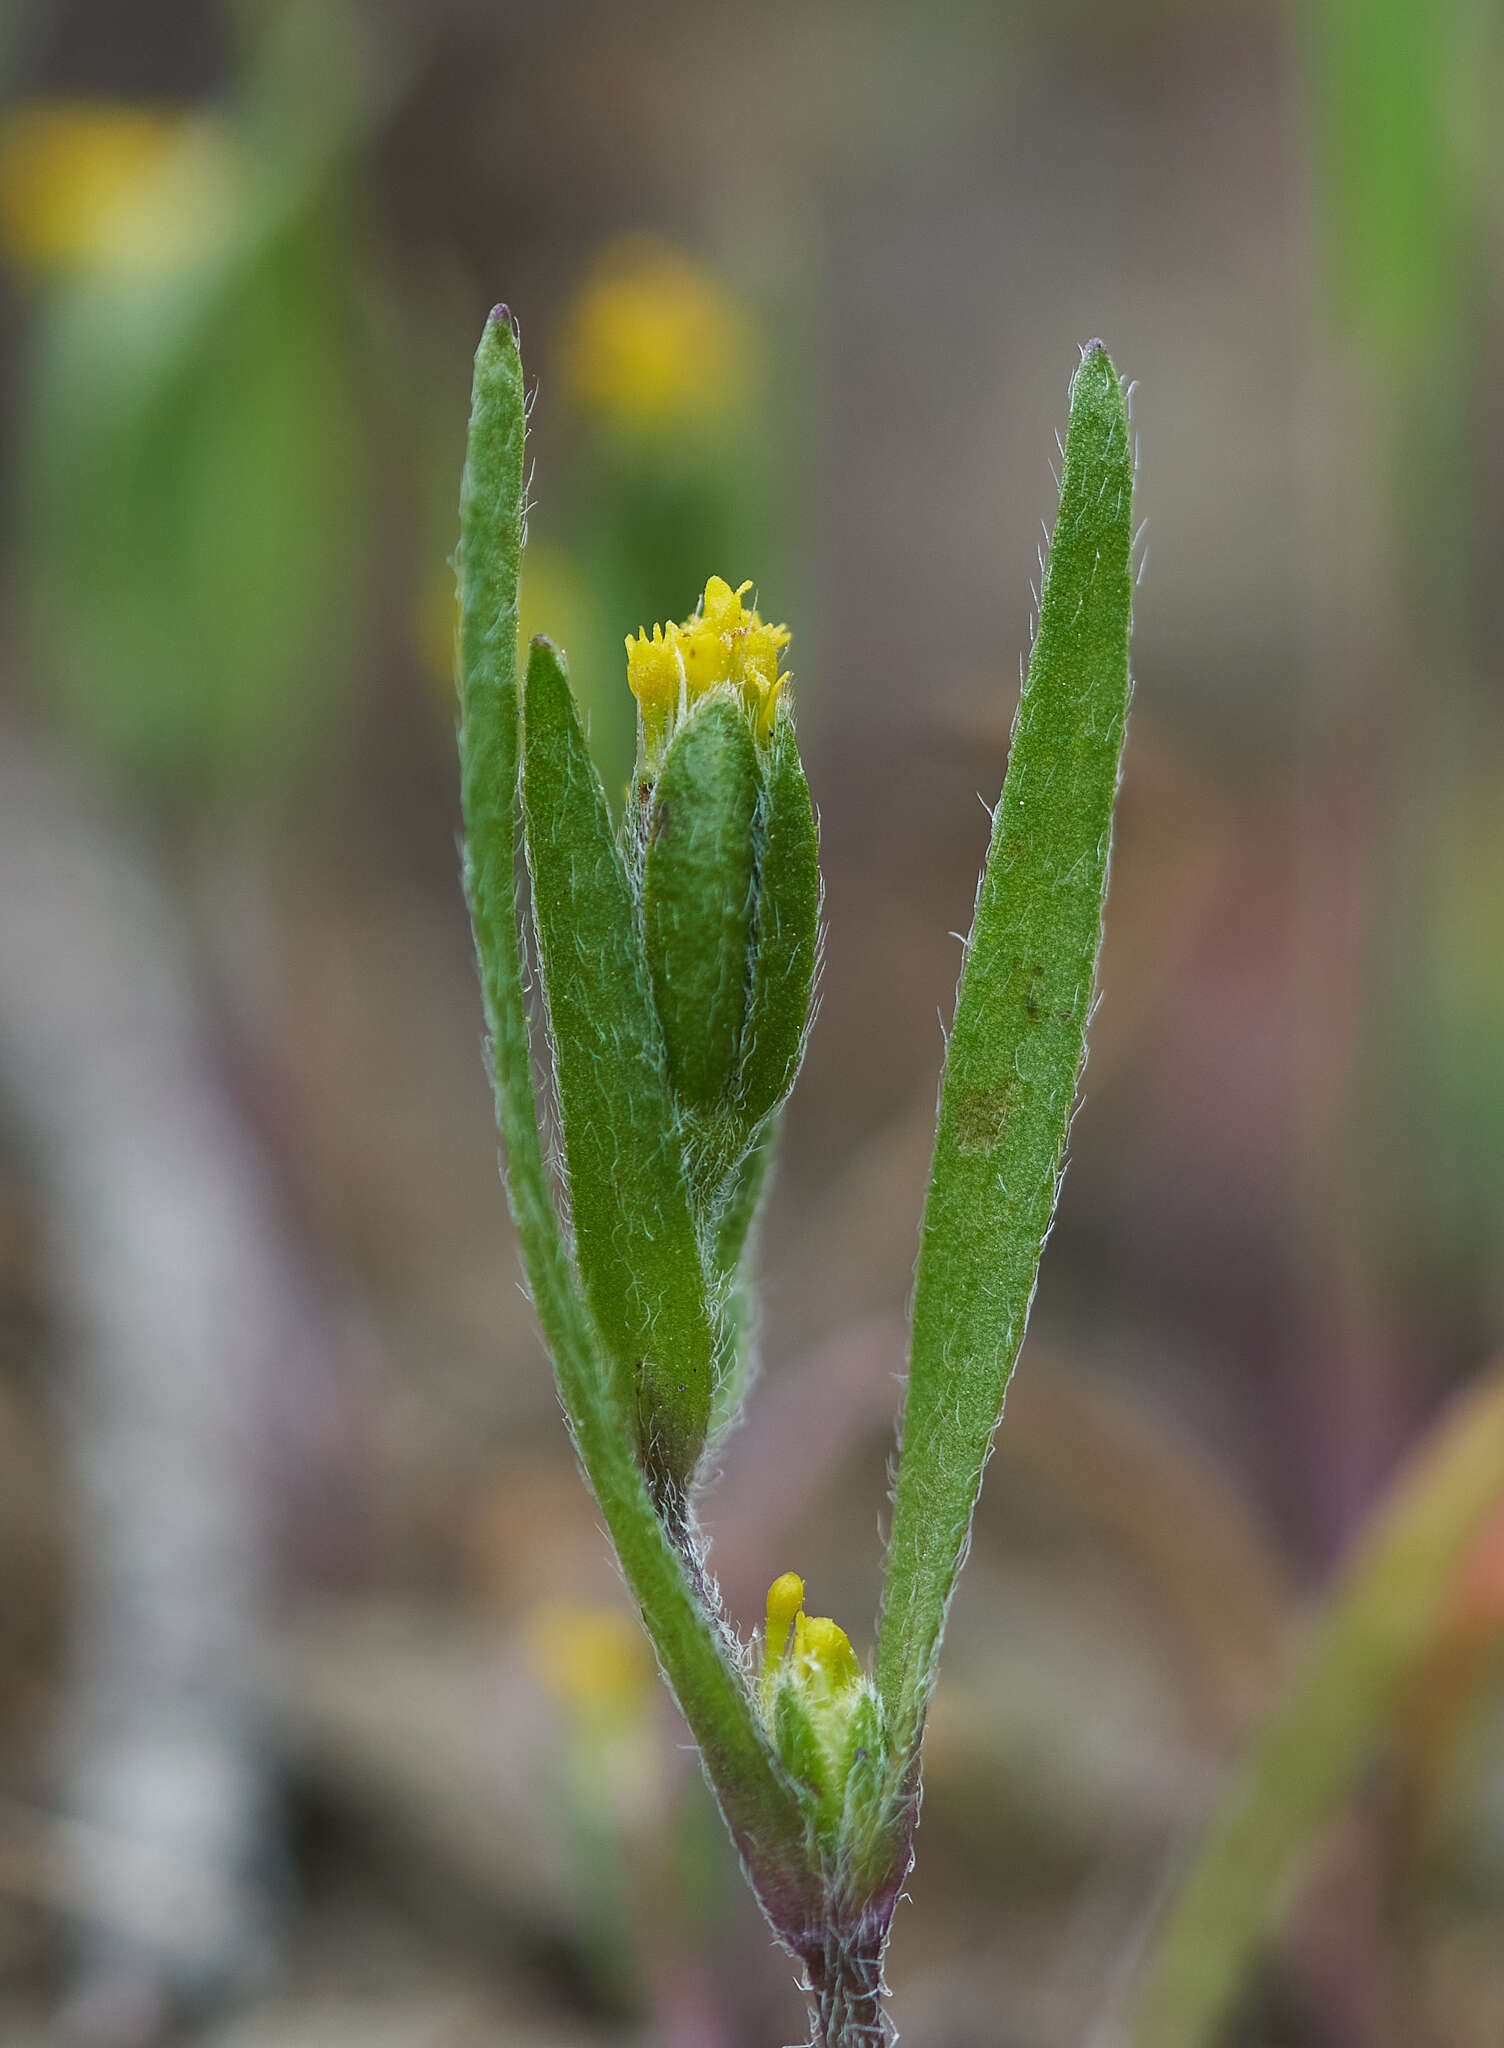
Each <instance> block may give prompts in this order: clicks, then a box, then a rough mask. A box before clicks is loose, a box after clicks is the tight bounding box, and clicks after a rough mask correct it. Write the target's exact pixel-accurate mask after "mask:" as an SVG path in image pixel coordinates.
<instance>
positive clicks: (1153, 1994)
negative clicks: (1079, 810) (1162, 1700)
mask: <svg viewBox="0 0 1504 2048" xmlns="http://www.w3.org/2000/svg"><path fill="white" fill-rule="evenodd" d="M1501 1499H1504V1373H1501V1372H1498V1371H1495V1372H1493V1373H1491V1374H1490V1375H1489V1376H1488V1377H1487V1378H1486V1379H1484V1380H1483V1381H1482V1383H1481V1384H1480V1385H1478V1386H1476V1387H1473V1388H1471V1389H1469V1390H1468V1392H1467V1393H1465V1394H1463V1395H1462V1396H1460V1397H1459V1399H1458V1400H1457V1401H1456V1402H1455V1403H1454V1404H1453V1406H1452V1408H1451V1409H1450V1410H1449V1411H1448V1412H1447V1414H1446V1415H1445V1416H1444V1417H1443V1418H1442V1421H1441V1423H1440V1424H1439V1425H1438V1426H1437V1428H1436V1429H1435V1430H1434V1431H1433V1433H1432V1435H1431V1437H1430V1439H1429V1440H1428V1441H1427V1442H1426V1443H1425V1444H1424V1445H1423V1446H1422V1448H1421V1450H1420V1452H1419V1453H1418V1454H1417V1455H1416V1456H1415V1458H1414V1459H1413V1460H1412V1461H1411V1463H1410V1465H1409V1466H1408V1468H1407V1469H1406V1470H1405V1472H1404V1473H1403V1474H1402V1475H1401V1477H1400V1479H1399V1481H1398V1483H1397V1484H1396V1485H1395V1486H1394V1487H1393V1488H1392V1489H1391V1491H1390V1493H1389V1495H1388V1497H1387V1498H1386V1499H1385V1501H1384V1502H1383V1503H1382V1504H1381V1506H1380V1508H1379V1510H1378V1512H1377V1514H1376V1515H1375V1516H1374V1518H1373V1520H1372V1522H1371V1524H1370V1525H1369V1527H1368V1529H1367V1530H1366V1531H1365V1533H1364V1534H1363V1535H1362V1536H1361V1537H1360V1539H1359V1541H1358V1543H1357V1545H1356V1546H1355V1549H1354V1552H1353V1555H1352V1557H1351V1560H1350V1562H1349V1563H1348V1564H1347V1566H1346V1567H1345V1569H1344V1571H1343V1573H1342V1576H1341V1579H1340V1580H1339V1582H1338V1584H1337V1586H1336V1588H1335V1590H1334V1591H1333V1593H1332V1595H1331V1597H1330V1599H1329V1600H1328V1602H1327V1605H1326V1609H1325V1612H1324V1614H1323V1615H1322V1617H1321V1618H1320V1620H1319V1621H1318V1623H1317V1625H1316V1628H1315V1630H1314V1633H1313V1635H1312V1637H1311V1640H1310V1642H1309V1644H1308V1646H1307V1649H1306V1653H1305V1656H1304V1657H1303V1659H1302V1661H1301V1664H1300V1667H1299V1669H1298V1671H1297V1672H1296V1674H1295V1677H1294V1679H1293V1681H1292V1683H1291V1684H1290V1686H1289V1688H1288V1690H1287V1691H1286V1693H1285V1695H1284V1698H1283V1699H1282V1700H1281V1702H1280V1704H1279V1705H1278V1707H1277V1708H1276V1709H1275V1711H1274V1713H1273V1714H1272V1715H1271V1717H1270V1719H1269V1720H1268V1721H1267V1722H1266V1723H1265V1725H1264V1728H1263V1731H1262V1733H1261V1734H1260V1736H1259V1738H1258V1740H1257V1742H1256V1743H1255V1744H1254V1747H1253V1750H1252V1752H1251V1754H1250V1755H1249V1757H1248V1759H1247V1761H1246V1762H1245V1763H1244V1765H1243V1766H1242V1768H1241V1769H1240V1770H1239V1771H1238V1773H1237V1776H1236V1779H1235V1781H1234V1783H1233V1785H1232V1787H1231V1789H1230V1791H1229V1793H1228V1795H1227V1797H1226V1800H1225V1802H1224V1804H1223V1806H1222V1809H1221V1811H1220V1812H1219V1814H1218V1815H1217V1817H1216V1819H1215V1820H1214V1821H1213V1822H1212V1825H1211V1828H1210V1830H1209V1831H1208V1833H1207V1836H1206V1839H1205V1841H1204V1842H1203V1844H1202V1846H1201V1850H1200V1853H1199V1854H1198V1856H1197V1858H1196V1861H1195V1862H1194V1864H1193V1865H1192V1866H1191V1869H1190V1872H1189V1875H1188V1876H1187V1878H1186V1880H1185V1882H1184V1884H1183V1885H1182V1886H1181V1888H1180V1891H1179V1894H1178V1896H1177V1898H1176V1900H1175V1903H1174V1905H1173V1907H1172V1908H1171V1911H1170V1914H1169V1918H1168V1920H1167V1922H1166V1924H1165V1926H1164V1928H1163V1930H1162V1931H1161V1934H1160V1938H1159V1941H1158V1943H1157V1944H1156V1948H1155V1953H1154V1956H1153V1958H1152V1960H1151V1962H1150V1965H1149V1968H1148V1971H1147V1974H1146V1977H1145V1981H1144V1988H1143V1991H1142V1994H1141V1996H1140V1998H1139V2000H1138V2003H1137V2007H1136V2010H1135V2015H1134V2025H1133V2030H1132V2033H1131V2035H1130V2039H1131V2041H1132V2042H1133V2043H1135V2044H1137V2048H1211V2044H1213V2043H1215V2042H1218V2041H1221V2040H1222V2039H1223V2038H1224V2027H1225V2023H1226V2021H1227V2020H1228V2019H1229V2018H1230V2017H1231V2014H1232V2012H1233V2009H1234V2007H1235V2006H1236V2003H1237V1999H1238V1994H1239V1992H1240V1991H1241V1989H1242V1987H1243V1985H1244V1982H1245V1980H1246V1978H1247V1976H1248V1973H1249V1971H1250V1969H1251V1968H1252V1966H1253V1964H1254V1962H1255V1961H1256V1959H1257V1956H1258V1952H1259V1949H1260V1947H1261V1946H1262V1944H1263V1942H1264V1941H1265V1940H1266V1939H1267V1937H1268V1935H1269V1933H1270V1931H1271V1930H1272V1928H1273V1927H1274V1925H1275V1923H1276V1921H1277V1920H1278V1917H1279V1914H1280V1911H1281V1908H1282V1907H1283V1906H1284V1905H1285V1904H1286V1903H1287V1902H1288V1899H1289V1894H1290V1890H1291V1888H1292V1885H1293V1884H1294V1882H1295V1881H1296V1879H1298V1877H1299V1874H1300V1869H1301V1865H1302V1862H1303V1859H1304V1855H1305V1852H1306V1850H1307V1848H1308V1847H1309V1845H1310V1841H1311V1838H1312V1836H1313V1834H1314V1833H1315V1831H1316V1829H1317V1828H1318V1827H1319V1826H1320V1824H1321V1822H1322V1821H1323V1820H1325V1819H1326V1818H1327V1816H1328V1815H1329V1814H1331V1813H1332V1812H1333V1811H1334V1810H1335V1809H1336V1808H1337V1806H1338V1805H1339V1804H1340V1802H1341V1800H1342V1799H1343V1798H1344V1797H1345V1796H1346V1794H1347V1793H1348V1792H1349V1791H1350V1790H1351V1788H1352V1786H1353V1785H1354V1783H1355V1782H1356V1780H1357V1778H1358V1777H1359V1774H1360V1773H1361V1772H1362V1770H1363V1768H1364V1767H1365V1765H1366V1764H1367V1763H1368V1762H1369V1760H1370V1759H1371V1758H1372V1756H1373V1754H1374V1752H1375V1750H1376V1748H1377V1747H1378V1745H1379V1743H1380V1741H1381V1739H1382V1736H1383V1732H1384V1725H1385V1722H1386V1721H1387V1719H1388V1717H1389V1715H1390V1713H1391V1711H1392V1709H1393V1708H1394V1706H1395V1705H1396V1703H1397V1700H1398V1698H1399V1696H1400V1694H1401V1692H1402V1690H1403V1688H1404V1687H1405V1685H1406V1683H1407V1682H1408V1681H1409V1680H1410V1679H1411V1678H1412V1677H1413V1676H1414V1674H1415V1672H1416V1670H1417V1668H1418V1666H1419V1665H1420V1664H1421V1662H1422V1660H1423V1659H1424V1657H1425V1655H1426V1653H1427V1651H1428V1650H1429V1648H1430V1646H1431V1644H1432V1642H1433V1641H1434V1640H1435V1635H1436V1630H1437V1625H1438V1621H1439V1619H1440V1616H1441V1613H1442V1611H1443V1609H1444V1606H1445V1600H1446V1594H1447V1591H1448V1588H1449V1587H1450V1586H1451V1584H1452V1582H1453V1579H1454V1577H1455V1574H1456V1572H1457V1570H1458V1568H1459V1566H1460V1565H1461V1564H1462V1562H1463V1560H1464V1559H1465V1557H1466V1556H1467V1553H1468V1551H1469V1549H1470V1548H1471V1546H1472V1544H1473V1543H1474V1541H1476V1539H1477V1538H1478V1537H1479V1536H1480V1535H1481V1534H1482V1533H1483V1531H1484V1529H1485V1528H1486V1526H1487V1524H1488V1520H1489V1517H1490V1515H1491V1514H1493V1513H1494V1512H1496V1511H1497V1509H1498V1506H1499V1503H1500V1501H1501Z"/></svg>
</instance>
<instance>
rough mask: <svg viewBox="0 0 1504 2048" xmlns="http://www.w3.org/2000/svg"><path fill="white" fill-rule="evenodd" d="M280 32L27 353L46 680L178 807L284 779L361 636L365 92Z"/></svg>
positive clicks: (331, 60)
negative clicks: (355, 163) (358, 183)
mask: <svg viewBox="0 0 1504 2048" xmlns="http://www.w3.org/2000/svg"><path fill="white" fill-rule="evenodd" d="M267 20H268V22H269V24H270V26H264V27H263V29H262V30H261V31H260V32H258V35H257V37H256V39H255V41H254V43H253V44H252V45H251V47H250V48H249V50H248V62H247V65H246V70H245V75H244V79H243V83H242V88H241V93H240V96H239V98H238V100H237V103H236V105H235V107H234V108H233V110H232V111H231V112H230V113H229V114H228V115H226V116H223V117H221V116H217V115H213V114H202V115H198V116H195V117H192V118H186V119H185V120H184V121H183V122H182V125H181V130H180V132H179V133H178V134H177V135H176V136H175V137H174V138H173V140H172V141H171V143H170V145H169V146H168V147H167V148H165V149H164V150H163V152H162V153H161V156H160V159H159V160H158V161H157V162H156V163H155V164H154V165H153V166H152V168H151V169H150V171H149V173H148V174H147V175H145V176H143V177H142V178H141V179H140V181H139V183H138V186H137V187H136V188H135V189H134V190H133V192H132V195H131V203H130V204H129V206H126V207H123V208H121V209H120V210H119V211H117V212H116V213H115V214H114V215H112V216H111V218H110V220H109V221H108V223H107V232H106V233H104V234H103V236H102V237H101V238H100V240H99V241H98V243H97V245H96V246H95V247H94V248H92V249H90V250H87V251H85V252H83V253H81V255H80V258H79V260H78V261H77V262H76V263H74V264H73V265H71V266H69V267H68V268H67V269H64V270H61V271H60V272H58V273H57V274H55V275H54V276H53V277H52V278H51V279H50V280H49V281H48V282H47V283H46V284H45V286H44V287H43V295H42V301H41V305H40V307H39V313H38V319H37V323H36V332H35V334H34V336H33V348H32V356H31V365H30V372H29V380H30V390H29V394H28V402H27V403H26V406H25V411H26V414H27V416H28V420H29V434H28V440H27V445H26V448H25V458H24V461H23V463H22V465H21V471H20V478H19V505H18V508H17V509H18V523H19V526H20V529H21V536H22V542H23V550H24V560H25V568H26V575H27V584H28V594H29V597H30V600H31V608H32V617H33V620H34V624H35V629H36V633H37V636H38V641H39V653H40V656H41V663H42V667H43V670H44V673H45V675H46V677H47V680H48V682H49V684H50V685H51V686H52V688H53V689H54V690H55V692H56V695H57V699H58V701H59V703H60V705H61V706H62V707H63V710H64V712H65V714H66V716H67V718H68V719H69V720H70V721H71V722H72V724H73V725H74V727H75V728H76V729H77V731H78V732H79V734H80V735H81V736H82V738H83V739H84V740H85V741H86V742H87V744H88V745H89V746H90V747H92V748H93V749H95V750H96V751H97V752H98V753H100V754H102V755H103V756H104V757H106V758H107V759H108V760H109V761H111V762H112V763H114V764H116V765H118V766H120V767H122V768H124V769H125V770H126V771H128V772H129V773H130V774H132V775H134V776H136V777H138V778H140V779H141V780H142V781H143V782H144V783H146V784H147V785H148V786H149V787H150V788H151V789H153V790H154V791H155V792H156V794H157V795H158V796H159V797H163V796H167V795H169V794H171V793H177V794H186V793H190V792H191V793H192V794H193V795H195V796H198V795H202V794H206V793H212V792H213V791H215V790H218V789H223V788H226V787H235V786H240V787H244V786H245V785H247V784H249V783H251V782H253V781H255V780H257V779H259V778H262V777H264V776H267V775H270V774H276V775H280V774H282V773H285V772H286V770H287V769H288V767H289V766H290V765H291V764H292V763H293V762H294V761H295V760H296V758H297V757H298V755H299V753H300V752H301V751H302V750H303V749H304V747H305V746H306V745H307V744H308V742H309V741H310V739H311V738H313V737H314V736H315V735H316V734H317V733H318V732H319V731H320V730H321V729H323V728H324V727H326V726H327V724H328V721H329V719H330V716H331V713H332V711H333V710H334V708H335V706H336V705H337V703H338V702H339V700H340V695H341V691H342V687H343V684H344V681H345V678H346V675H347V671H348V667H349V658H350V651H351V645H352V636H353V634H354V630H355V627H356V623H357V595H358V587H359V581H358V576H359V567H360V563H361V559H362V555H363V549H364V530H363V529H364V518H363V512H364V502H365V486H364V481H363V467H364V448H363V438H364V437H363V432H362V410H361V400H360V395H359V385H358V370H357V365H358V360H359V350H358V347H357V346H356V344H357V342H358V338H359V336H358V327H357V307H356V303H355V294H356V292H357V290H358V280H359V265H358V262H355V261H352V248H353V247H355V246H356V244H357V229H356V226H355V219H354V208H353V205H352V201H351V194H350V189H349V181H348V178H347V175H346V173H347V170H348V166H349V163H350V159H351V157H352V154H353V153H354V151H355V150H356V148H357V146H358V144H359V141H360V139H361V136H362V133H363V130H364V128H365V125H366V124H367V122H368V120H369V118H370V114H371V110H372V107H373V104H374V100H375V86H374V79H373V76H372V73H371V70H370V67H369V65H368V63H367V62H366V60H365V57H364V54H363V51H362V49H361V47H360V45H359V43H358V41H357V40H355V39H354V38H353V37H352V35H351V32H350V27H349V24H348V23H347V22H346V21H345V20H344V19H343V18H342V17H341V16H340V15H339V14H337V13H336V12H334V11H332V10H330V9H329V8H327V7H323V6H306V7H305V6H299V7H291V8H288V9H286V10H283V11H280V12H278V13H276V14H275V15H273V16H269V17H268V18H267ZM99 118H100V120H102V121H108V120H109V119H110V118H111V110H110V109H109V108H107V107H101V109H100V113H99Z"/></svg>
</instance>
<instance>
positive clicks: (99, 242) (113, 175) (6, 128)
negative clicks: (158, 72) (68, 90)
mask: <svg viewBox="0 0 1504 2048" xmlns="http://www.w3.org/2000/svg"><path fill="white" fill-rule="evenodd" d="M236 171H237V167H236V164H235V160H234V153H233V149H232V147H231V143H230V138H229V135H228V132H227V130H226V129H225V127H224V124H223V123H222V122H219V121H216V120H215V118H214V117H213V116H212V115H207V114H190V113H188V112H185V111H181V110H176V109H167V108H159V107H146V106H135V105H131V104H130V103H128V102H125V101H118V100H35V101H33V102H31V103H30V104H29V105H26V106H21V107H17V108H16V109H14V110H13V111H12V112H11V113H9V114H7V115H6V116H5V117H4V119H3V121H0V247H3V249H4V252H5V254H6V255H7V256H8V257H9V258H10V260H11V261H12V262H13V263H17V264H20V265H22V266H24V267H26V268H28V269H35V270H48V271H57V270H69V269H77V268H82V267H95V268H106V267H107V268H111V269H119V270H124V271H137V272H139V271H153V270H158V271H159V270H171V269H175V268H177V267H178V266H180V265H181V264H183V263H186V262H191V261H193V260H195V259H196V258H198V257H201V256H202V255H204V254H206V253H207V252H208V250H210V249H212V248H213V247H214V246H215V243H216V241H217V240H219V239H220V238H221V237H222V234H223V230H224V223H225V221H226V219H227V217H228V215H229V212H230V210H231V207H232V205H233V195H234V188H235V181H236Z"/></svg>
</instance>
